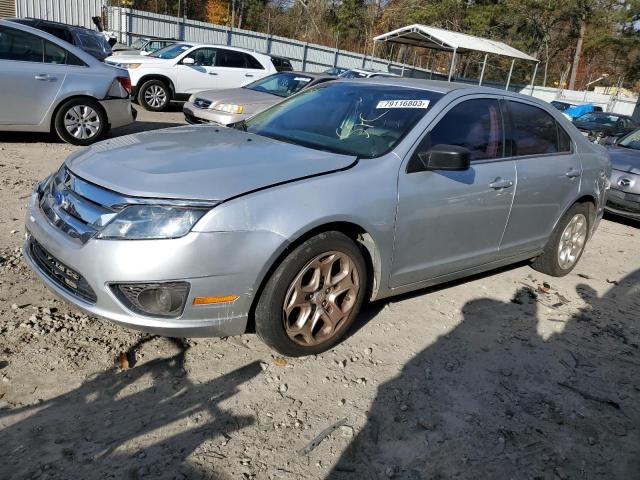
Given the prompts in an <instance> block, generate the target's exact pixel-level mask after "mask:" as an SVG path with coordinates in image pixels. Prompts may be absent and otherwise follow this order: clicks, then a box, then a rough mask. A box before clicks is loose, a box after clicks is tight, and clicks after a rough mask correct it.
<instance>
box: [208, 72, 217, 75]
mask: <svg viewBox="0 0 640 480" xmlns="http://www.w3.org/2000/svg"><path fill="white" fill-rule="evenodd" d="M217 74H218V73H217V72H209V75H217Z"/></svg>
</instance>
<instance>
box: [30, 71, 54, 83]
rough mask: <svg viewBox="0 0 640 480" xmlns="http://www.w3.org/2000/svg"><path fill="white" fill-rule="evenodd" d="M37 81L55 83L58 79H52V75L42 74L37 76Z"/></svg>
mask: <svg viewBox="0 0 640 480" xmlns="http://www.w3.org/2000/svg"><path fill="white" fill-rule="evenodd" d="M33 78H35V79H36V80H42V81H43V82H47V81H50V82H53V81H54V80H56V77H52V76H51V75H49V74H48V73H40V74H39V75H36V76H35V77H33Z"/></svg>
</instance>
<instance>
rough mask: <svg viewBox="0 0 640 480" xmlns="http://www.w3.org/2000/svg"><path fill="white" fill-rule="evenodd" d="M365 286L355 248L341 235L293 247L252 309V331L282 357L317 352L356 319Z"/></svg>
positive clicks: (334, 341) (332, 234) (336, 339)
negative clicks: (253, 316)
mask: <svg viewBox="0 0 640 480" xmlns="http://www.w3.org/2000/svg"><path fill="white" fill-rule="evenodd" d="M366 287H367V273H366V265H365V262H364V258H363V256H362V253H361V251H360V249H359V247H358V246H357V245H356V244H355V243H354V242H353V241H352V240H351V239H350V238H349V237H347V236H346V235H344V234H342V233H340V232H326V233H321V234H319V235H317V236H315V237H312V238H310V239H309V240H307V241H305V242H304V243H302V244H301V245H299V246H298V247H297V248H295V249H294V250H293V251H292V252H291V253H290V254H289V255H287V257H286V258H285V259H284V260H283V261H282V263H281V264H280V265H278V267H277V268H276V270H275V271H274V272H273V274H272V276H271V278H270V279H269V280H268V281H267V284H266V286H265V288H264V290H263V292H262V294H261V296H260V299H259V300H258V303H257V305H256V309H255V322H256V333H257V334H258V336H260V338H261V339H262V340H263V341H264V342H265V343H266V344H267V345H269V346H270V347H272V348H273V349H274V350H276V351H278V352H279V353H281V354H283V355H288V356H303V355H315V354H318V353H321V352H323V351H325V350H328V349H329V348H331V347H333V346H334V345H335V344H337V343H338V342H339V341H340V340H341V339H342V338H343V337H344V335H345V334H346V332H347V331H348V329H349V327H350V325H351V324H352V323H353V320H354V319H355V318H356V316H357V315H358V312H359V310H360V307H361V305H362V302H363V300H364V296H365V292H366Z"/></svg>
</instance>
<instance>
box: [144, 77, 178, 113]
mask: <svg viewBox="0 0 640 480" xmlns="http://www.w3.org/2000/svg"><path fill="white" fill-rule="evenodd" d="M170 101H171V91H170V90H169V87H167V84H166V83H164V82H163V81H161V80H149V81H147V82H144V83H143V84H142V87H140V91H139V92H138V103H139V104H140V105H141V106H142V107H143V108H145V109H146V110H151V111H152V112H162V111H163V110H166V109H167V107H168V106H169V102H170Z"/></svg>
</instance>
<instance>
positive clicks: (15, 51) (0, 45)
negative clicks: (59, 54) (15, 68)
mask: <svg viewBox="0 0 640 480" xmlns="http://www.w3.org/2000/svg"><path fill="white" fill-rule="evenodd" d="M43 43H44V42H43V40H42V39H41V38H40V37H36V36H35V35H31V34H30V33H25V32H22V31H20V30H15V29H13V28H7V27H0V60H17V61H21V62H42V57H43V54H44V52H43V49H44V48H43Z"/></svg>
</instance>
